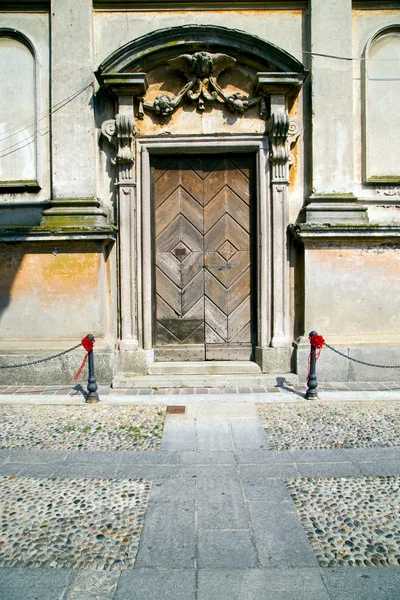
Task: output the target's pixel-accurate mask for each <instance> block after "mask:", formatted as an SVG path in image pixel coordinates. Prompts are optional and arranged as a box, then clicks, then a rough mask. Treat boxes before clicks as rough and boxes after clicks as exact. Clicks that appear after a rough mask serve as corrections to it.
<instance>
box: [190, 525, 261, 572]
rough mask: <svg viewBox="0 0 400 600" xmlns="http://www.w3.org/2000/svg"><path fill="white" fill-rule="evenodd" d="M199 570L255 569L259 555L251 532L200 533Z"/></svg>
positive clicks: (217, 531) (218, 531)
mask: <svg viewBox="0 0 400 600" xmlns="http://www.w3.org/2000/svg"><path fill="white" fill-rule="evenodd" d="M198 566H199V568H200V569H201V568H204V567H213V568H214V569H219V568H235V567H239V568H246V567H248V568H251V567H252V568H255V567H257V566H258V561H257V555H256V551H255V547H254V544H253V540H252V538H251V535H250V531H220V530H216V531H201V530H200V531H199V536H198Z"/></svg>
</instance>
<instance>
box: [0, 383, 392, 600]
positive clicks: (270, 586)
mask: <svg viewBox="0 0 400 600" xmlns="http://www.w3.org/2000/svg"><path fill="white" fill-rule="evenodd" d="M331 390H332V388H331ZM153 391H156V390H153ZM369 391H371V390H369ZM295 392H296V390H292V391H291V393H290V394H289V392H288V391H286V392H285V391H284V390H283V389H280V391H279V392H278V393H279V396H278V393H275V392H274V393H269V392H265V391H264V393H263V392H258V393H254V394H253V395H250V394H249V393H248V392H243V396H241V395H240V394H237V393H236V395H235V394H231V395H229V394H220V395H214V394H213V395H212V394H211V393H210V394H208V395H209V396H210V398H209V400H207V401H206V400H205V398H206V396H205V395H204V394H202V395H201V396H198V395H197V394H195V393H193V394H189V393H188V394H186V395H183V394H181V395H180V396H176V397H175V396H174V394H165V398H162V397H161V396H159V399H157V402H156V404H157V406H154V403H153V404H151V399H150V398H149V402H147V403H145V405H146V409H145V410H144V407H143V406H141V405H140V401H141V399H140V397H138V396H137V395H136V396H134V397H132V398H131V397H130V396H129V395H125V393H124V394H123V396H124V402H131V404H130V405H129V406H128V407H127V406H126V405H125V404H124V406H114V405H110V404H108V405H106V404H105V403H104V405H99V406H93V405H84V404H83V400H81V402H82V404H81V405H79V404H75V405H74V406H68V405H65V404H61V405H60V406H57V405H56V406H55V405H52V406H47V405H46V406H45V405H40V403H39V405H37V406H36V405H35V406H34V407H32V405H30V406H29V407H28V405H25V404H23V403H21V401H19V402H18V406H17V405H15V406H10V404H4V405H3V406H0V432H3V436H4V437H5V441H3V443H2V448H0V477H1V478H2V479H1V481H0V485H1V488H0V505H1V509H2V515H1V518H2V520H1V528H2V530H1V535H0V566H1V567H2V568H1V570H0V598H1V600H17V599H18V600H139V598H140V599H142V598H146V599H147V600H170V599H171V600H215V599H216V598H218V600H228V599H229V600H261V599H262V600H399V598H400V593H399V589H400V565H399V559H400V548H399V543H400V542H399V531H400V522H399V516H398V515H399V513H400V511H399V508H400V507H399V504H400V498H399V485H400V446H399V445H396V439H398V429H396V427H397V425H396V422H397V421H396V419H397V416H398V412H397V407H398V406H399V407H400V402H396V401H395V400H394V399H393V397H390V399H389V400H387V399H386V398H387V394H386V391H385V393H383V394H381V395H379V393H377V392H375V398H374V399H372V398H371V395H370V394H364V396H368V397H367V399H365V400H362V399H361V397H362V394H361V395H359V396H358V400H357V394H356V395H354V394H352V395H351V396H350V394H348V395H347V397H346V398H343V395H342V396H340V394H339V393H336V396H335V392H334V391H332V392H331V396H330V398H331V400H330V403H329V405H327V404H326V403H325V404H324V402H313V403H311V402H306V401H304V400H300V399H299V397H298V396H296V394H295ZM10 393H11V392H10ZM12 393H14V392H12ZM42 393H43V402H46V399H45V398H44V396H46V394H45V393H44V392H39V395H41V394H42ZM113 393H114V391H113ZM389 393H390V394H392V395H393V393H394V392H393V391H392V392H389ZM63 394H65V392H63ZM55 395H57V393H56V394H55ZM146 395H148V394H146ZM139 396H140V394H139ZM143 396H144V395H143ZM9 397H10V396H9ZM35 397H36V399H37V394H34V395H30V394H29V393H27V394H26V401H27V402H32V399H33V398H35ZM335 397H336V398H337V400H335ZM4 398H6V396H4ZM278 398H279V401H278ZM13 399H14V396H13V397H12V399H11V404H12V402H13V401H14V400H13ZM37 400H38V399H37ZM60 400H61V399H60ZM143 400H144V398H143ZM283 400H284V401H285V404H284V406H283V405H282V401H283ZM399 400H400V397H399ZM55 402H57V401H55ZM73 402H75V403H77V402H79V396H78V397H77V398H75V399H73ZM167 403H172V404H179V403H181V404H184V405H185V406H186V411H185V413H184V414H170V413H167V415H166V418H165V426H164V429H163V436H162V441H161V444H157V443H156V444H155V445H150V446H149V445H147V446H146V445H144V446H142V447H140V448H139V447H135V449H124V448H122V447H119V446H118V445H117V444H118V443H119V442H118V440H117V444H113V445H111V446H109V447H108V448H107V447H105V446H104V445H101V443H100V439H101V438H100V437H98V430H96V427H97V426H98V425H96V426H94V425H95V423H98V416H99V415H100V414H103V415H104V414H110V415H111V417H110V422H111V423H112V422H113V418H112V411H113V410H114V409H115V410H116V411H117V412H116V414H117V415H118V411H119V409H121V408H124V409H126V408H129V409H131V408H132V409H133V408H134V409H135V410H136V409H137V411H136V412H131V413H130V414H131V416H132V414H135V419H134V420H133V421H129V423H130V424H129V427H138V428H139V431H141V428H140V424H141V421H142V420H143V423H144V421H145V420H146V419H149V414H150V415H153V416H154V417H156V419H155V421H152V423H153V426H154V423H155V422H157V423H158V422H159V421H157V419H160V420H161V424H162V422H163V420H164V411H165V405H166V404H167ZM0 404H1V400H0ZM257 405H261V407H260V408H258V406H257ZM299 407H300V408H299ZM28 408H29V409H30V410H28ZM33 408H34V409H36V412H35V410H32V409H33ZM283 408H285V409H287V410H289V411H291V413H285V415H286V416H285V417H282V416H279V415H281V414H283V413H282V409H283ZM11 409H12V410H11ZM44 409H46V410H44ZM78 409H81V410H82V413H79V415H80V418H78V419H77V423H78V422H79V427H82V429H79V435H77V437H76V439H73V440H71V439H70V438H69V439H68V444H67V445H66V446H64V447H63V448H62V449H55V448H60V446H57V445H56V444H57V443H58V441H57V436H56V438H52V432H53V430H54V427H59V426H60V425H59V423H62V422H63V420H65V421H66V422H69V421H68V419H69V417H68V415H70V414H74V413H71V412H70V411H77V410H78ZM111 409H112V410H111ZM110 410H111V413H110ZM46 411H47V412H46ZM57 411H60V412H59V413H58V415H59V416H60V415H64V417H63V418H61V419H59V420H58V421H57ZM102 411H103V413H102ZM159 412H160V413H162V414H157V413H159ZM283 412H284V411H283ZM299 412H300V413H303V414H302V417H301V418H300V417H298V413H299ZM39 413H42V421H41V420H40V418H39V420H38V414H39ZM77 414H78V412H77ZM288 414H289V416H288ZM290 414H291V415H292V417H290ZM10 415H11V416H10ZM43 415H46V419H47V421H46V419H44V420H43ZM65 415H66V416H65ZM82 415H83V416H82ZM87 415H89V419H88V421H85V423H87V422H89V423H91V425H90V428H89V430H88V431H86V432H85V435H86V437H87V438H88V439H89V443H92V442H93V441H94V442H98V445H97V446H96V443H94V445H93V446H90V447H91V449H90V450H89V449H84V448H83V446H80V441H79V440H81V439H82V437H83V436H82V431H83V428H87V427H88V425H87V424H86V425H85V424H84V422H83V421H84V417H85V416H86V417H87ZM293 415H295V416H297V417H298V419H300V422H298V421H297V420H296V421H294V420H293ZM313 415H314V416H313ZM335 415H336V416H335ZM396 415H397V416H396ZM91 416H92V419H91V418H90V417H91ZM265 416H266V417H268V418H269V419H270V421H269V423H275V424H274V426H273V427H271V426H270V427H269V430H268V431H267V435H266V431H265V430H264V423H263V419H264V418H265ZM104 418H105V417H104ZM114 418H115V419H116V418H117V417H114ZM335 418H336V419H339V422H340V427H339V425H338V422H337V421H336V424H335V422H334V419H335ZM279 419H280V421H279ZM124 420H125V418H124ZM2 421H3V422H4V424H7V426H6V427H3V425H2ZM45 421H46V423H47V425H46V426H44V424H43V423H44V422H45ZM53 421H54V422H53ZM81 421H82V422H81ZM55 422H57V425H55V424H54V423H55ZM369 422H370V423H374V427H375V430H374V431H373V432H372V434H371V433H370V434H368V435H369V437H371V435H372V437H374V445H372V446H371V444H369V443H365V439H364V438H363V436H362V435H358V436H355V434H354V424H356V423H358V424H359V425H358V430H359V432H362V431H363V429H364V428H367V425H368V423H369ZM133 423H134V424H133ZM279 423H281V425H279ZM290 423H292V433H293V431H294V432H295V435H294V437H293V435H292V439H293V440H297V442H296V443H297V447H296V444H295V443H293V444H291V445H290V449H282V450H277V449H275V450H270V448H271V444H272V443H273V444H275V447H276V448H278V447H281V448H285V444H287V439H288V438H287V437H285V436H287V431H290V427H289V426H290ZM390 423H392V425H390ZM18 424H21V427H20V434H19V437H16V436H17V431H18ZM103 424H104V420H103ZM346 425H347V426H348V431H347V433H346ZM335 426H336V427H337V429H335ZM159 427H160V426H159ZM148 429H149V430H150V429H151V427H150V425H149V427H148ZM36 430H38V431H36ZM118 431H123V430H118ZM156 431H157V430H156ZM158 431H160V429H159V430H158ZM76 432H77V429H76V430H75V432H71V433H74V435H75V433H76ZM296 432H299V433H296ZM340 435H345V436H347V438H348V439H351V440H353V441H352V443H351V444H350V446H349V445H346V444H341V445H340V446H339V447H334V443H335V439H336V437H339V436H340ZM7 436H9V437H7ZM13 436H14V437H13ZM296 436H297V437H296ZM335 436H336V437H335ZM23 438H25V440H28V442H23ZM45 438H47V439H45ZM302 438H303V439H302ZM347 438H346V439H347ZM376 438H378V439H376ZM7 439H8V442H7ZM343 439H345V438H343ZM29 440H35V443H36V442H39V443H40V444H42V445H41V447H38V446H35V447H32V445H30V446H29V444H30V443H31V442H30V441H29ZM157 440H158V441H159V438H157ZM279 440H281V441H279ZM310 440H311V444H310V445H309V446H307V447H306V442H307V443H308V442H309V441H310ZM321 440H325V441H326V440H329V443H330V447H326V446H324V447H323V448H321V444H323V442H321ZM367 441H368V440H367ZM370 441H371V440H370ZM24 443H27V445H25V446H24ZM18 448H20V449H18ZM135 534H136V535H135ZM9 561H10V562H9ZM119 561H120V562H119ZM396 561H397V564H396Z"/></svg>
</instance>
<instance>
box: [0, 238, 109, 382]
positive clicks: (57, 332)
mask: <svg viewBox="0 0 400 600" xmlns="http://www.w3.org/2000/svg"><path fill="white" fill-rule="evenodd" d="M108 257H109V252H108V251H107V249H105V248H104V246H102V245H101V244H98V243H96V242H87V243H85V246H84V251H83V248H82V245H81V244H79V243H76V245H75V246H74V245H73V244H72V243H71V242H66V243H65V244H64V246H63V243H62V242H60V243H59V244H58V246H55V242H52V243H49V242H27V243H24V242H21V243H0V355H1V358H0V364H2V365H7V364H10V365H11V364H18V363H20V362H30V361H32V360H36V359H38V358H43V357H46V356H52V355H54V354H56V353H58V352H60V351H63V350H66V349H68V348H72V347H73V346H75V345H77V344H78V345H79V343H80V340H81V339H82V337H83V336H84V335H86V334H87V333H89V332H90V333H93V335H94V336H95V337H96V338H101V337H104V331H106V330H107V327H109V322H108V321H109V318H110V310H109V307H108V306H107V305H106V298H107V297H108V293H107V290H108V285H109V283H108V276H107V275H106V274H105V272H104V271H105V270H104V268H102V267H103V263H104V262H106V263H107V259H108ZM107 268H108V267H107ZM88 282H89V283H88ZM88 290H89V291H90V294H89V295H88ZM81 360H82V352H81V351H80V350H79V349H78V350H76V351H74V352H72V353H70V354H67V355H64V356H62V357H60V358H57V359H54V360H53V361H52V363H51V369H49V368H48V363H41V364H39V365H37V366H36V367H34V368H33V367H23V368H18V369H0V384H4V385H6V384H7V385H14V384H18V385H22V384H27V385H31V384H32V385H38V384H43V385H49V384H53V385H54V384H55V385H58V384H68V385H72V384H73V376H74V374H75V373H76V371H77V368H78V367H79V364H80V362H81ZM99 360H100V362H101V361H103V362H104V367H103V371H104V374H103V378H104V379H105V380H106V381H107V382H108V381H109V378H110V377H111V375H110V373H111V371H110V369H111V366H110V364H109V362H110V361H109V355H108V354H107V355H106V354H104V357H102V358H101V359H100V358H99ZM51 373H52V374H51Z"/></svg>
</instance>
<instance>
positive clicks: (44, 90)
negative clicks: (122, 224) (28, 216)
mask: <svg viewBox="0 0 400 600" xmlns="http://www.w3.org/2000/svg"><path fill="white" fill-rule="evenodd" d="M3 29H11V30H13V29H14V30H16V31H17V32H20V33H21V34H22V35H23V36H24V37H25V38H26V39H27V40H29V42H30V43H31V44H32V46H33V49H34V61H33V62H34V68H35V88H36V89H35V92H36V94H35V96H36V98H35V100H36V106H34V107H33V111H34V113H35V118H36V115H37V117H38V122H37V135H36V138H35V137H32V136H33V135H34V133H35V132H34V129H35V128H34V126H32V120H31V119H29V122H27V119H26V118H24V115H23V113H21V112H20V113H19V114H18V119H17V120H16V121H15V122H14V123H12V124H4V128H3V130H1V125H2V123H3V120H4V115H3V118H2V117H1V116H0V138H1V139H2V140H3V141H2V142H1V153H0V154H4V155H7V156H5V158H6V160H5V161H4V168H5V169H6V171H5V172H3V173H2V177H1V179H2V180H7V179H8V176H7V171H8V170H9V168H8V166H7V163H8V162H9V161H10V156H11V155H10V154H9V153H10V152H11V153H12V154H13V155H15V157H16V160H24V159H25V156H24V151H25V148H22V150H21V152H18V151H17V148H18V147H22V146H23V145H22V144H18V146H15V143H16V142H17V141H19V140H17V139H16V138H15V136H14V137H13V138H10V137H9V136H10V134H11V133H12V132H19V136H21V135H22V136H23V135H24V131H25V132H26V137H28V136H31V137H30V140H31V141H32V144H30V146H32V148H34V150H35V151H36V152H37V156H36V157H35V162H36V160H37V179H38V183H39V185H40V187H41V189H40V190H39V191H38V192H37V193H35V194H32V193H26V192H23V191H21V192H19V191H13V192H12V193H9V192H7V193H2V191H1V190H0V202H13V201H21V200H36V201H38V200H47V199H48V198H50V195H51V192H50V130H49V115H48V111H49V77H50V75H49V61H50V56H49V36H50V28H49V18H48V15H47V14H46V13H15V12H12V13H6V12H1V13H0V31H1V30H3ZM14 68H15V77H16V83H18V77H19V74H18V72H17V65H14ZM9 83H11V87H12V85H13V83H12V82H9ZM11 129H12V130H13V131H11ZM7 142H8V143H7ZM35 145H36V148H35ZM0 162H1V157H0ZM30 175H31V173H30ZM11 178H12V173H11V177H10V179H11ZM0 208H1V207H0ZM0 216H1V210H0ZM0 224H1V223H0Z"/></svg>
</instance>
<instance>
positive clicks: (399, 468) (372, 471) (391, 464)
mask: <svg viewBox="0 0 400 600" xmlns="http://www.w3.org/2000/svg"><path fill="white" fill-rule="evenodd" d="M358 466H359V468H360V471H361V473H362V474H363V475H377V476H381V475H400V460H388V461H382V460H380V461H373V462H359V463H358Z"/></svg>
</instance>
